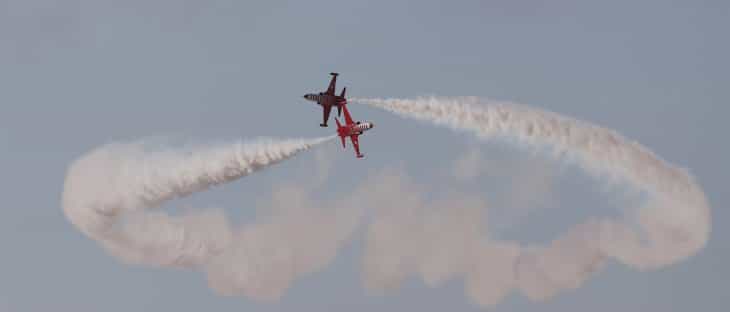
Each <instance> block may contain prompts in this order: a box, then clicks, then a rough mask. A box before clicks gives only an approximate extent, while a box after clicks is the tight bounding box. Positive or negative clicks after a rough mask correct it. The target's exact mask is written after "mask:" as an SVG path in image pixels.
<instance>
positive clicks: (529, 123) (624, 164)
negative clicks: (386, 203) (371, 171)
mask: <svg viewBox="0 0 730 312" xmlns="http://www.w3.org/2000/svg"><path fill="white" fill-rule="evenodd" d="M351 100H352V101H353V102H359V103H364V104H369V105H372V106H375V107H379V108H382V109H385V110H387V111H390V112H393V113H396V114H398V115H401V116H405V117H408V118H415V119H418V120H423V121H427V122H431V123H434V124H437V125H443V126H447V127H449V128H452V129H456V130H462V131H468V132H471V133H474V134H476V135H477V136H478V137H480V138H482V139H494V138H502V139H506V140H508V141H510V142H515V143H517V144H519V145H522V146H527V147H550V148H551V149H552V151H553V152H554V154H555V155H557V156H562V157H564V158H567V159H568V160H571V161H574V162H576V163H577V164H578V165H580V166H581V167H582V168H584V169H585V170H586V171H587V172H589V173H591V174H595V175H598V176H603V177H608V178H610V179H612V180H613V181H623V182H627V183H628V184H629V185H631V186H633V187H635V188H637V189H639V190H641V191H644V192H646V193H647V194H648V195H649V199H648V200H647V203H646V204H645V205H644V206H643V207H641V208H640V209H636V210H630V211H631V213H630V215H627V216H625V217H626V218H627V220H625V221H622V220H614V219H596V220H589V221H588V222H586V223H583V224H580V225H578V226H576V227H574V228H573V229H571V230H570V231H568V232H567V233H566V234H564V235H562V236H561V237H558V238H557V239H555V240H554V241H553V242H552V243H550V244H548V245H547V246H537V247H520V246H519V245H518V244H516V243H511V242H495V241H487V242H481V241H479V240H477V239H476V238H478V233H477V232H478V231H476V230H474V229H475V228H478V226H476V225H474V224H472V223H473V222H474V221H473V220H477V219H478V218H473V217H467V218H458V214H457V216H456V217H453V216H452V215H450V214H444V215H441V216H438V217H437V218H435V220H439V219H441V221H439V222H440V223H441V224H440V225H438V226H436V227H431V226H429V225H428V224H429V222H427V221H423V222H420V223H419V222H418V221H415V220H413V214H405V215H406V216H407V217H402V218H400V219H399V216H398V214H395V213H390V214H389V216H388V217H386V218H385V220H380V221H379V222H378V221H376V223H375V224H374V225H373V227H371V231H370V237H369V238H370V242H371V243H370V244H369V245H368V246H370V247H369V255H368V256H367V258H366V259H367V260H368V261H366V263H365V264H366V267H365V270H366V272H370V274H369V276H368V279H367V280H366V284H368V285H369V286H371V287H374V288H378V287H387V286H391V285H392V284H393V280H396V281H397V280H399V279H400V278H401V277H402V275H404V274H407V273H408V272H409V271H410V273H412V274H420V275H421V276H422V278H423V279H424V280H425V281H426V282H427V283H428V284H430V285H434V284H436V283H437V282H439V281H441V280H443V279H444V278H445V277H448V276H451V275H453V274H457V273H459V274H462V275H464V276H465V277H466V284H467V290H466V291H467V293H468V295H469V296H470V297H471V298H472V299H473V300H475V301H476V302H477V303H479V304H482V305H487V306H488V305H493V304H496V303H497V302H499V301H500V300H501V299H502V298H504V296H506V295H507V294H508V293H509V292H510V291H511V290H512V289H518V290H520V291H521V292H522V293H524V294H525V295H527V296H528V297H529V298H532V299H545V298H549V297H551V296H553V295H554V294H556V293H557V292H558V291H560V290H563V289H570V288H576V287H578V286H579V285H580V284H581V283H582V282H583V281H584V280H585V279H587V278H588V277H589V276H590V275H591V273H593V272H596V271H597V270H598V269H599V268H601V266H602V264H603V263H605V261H606V260H607V259H615V260H617V261H619V262H621V263H624V264H626V265H629V266H631V267H634V268H636V269H639V270H648V269H657V268H661V267H664V266H666V265H670V264H672V263H676V262H678V261H681V260H683V259H685V258H687V257H689V256H691V255H693V254H695V253H696V252H698V251H699V250H700V249H702V248H703V247H704V246H705V244H706V242H707V239H708V236H709V232H710V210H709V207H708V204H707V202H706V199H705V196H704V193H703V191H702V190H701V188H700V187H699V186H698V185H697V184H696V183H695V181H694V179H693V178H692V177H691V176H690V174H689V173H688V172H686V171H685V170H682V169H680V168H677V167H674V166H672V165H670V164H668V163H667V162H665V161H664V160H662V159H660V158H659V157H657V156H656V155H654V154H653V153H652V152H651V151H649V150H648V149H646V148H645V147H643V146H641V145H639V144H638V143H636V142H632V141H629V140H627V139H625V138H624V137H622V136H621V135H619V134H618V133H616V132H615V131H612V130H609V129H605V128H602V127H599V126H596V125H592V124H589V123H586V122H582V121H578V120H574V119H571V118H568V117H564V116H561V115H558V114H555V113H551V112H546V111H542V110H538V109H534V108H530V107H527V106H522V105H515V104H511V103H502V102H493V101H488V100H483V99H479V98H476V97H457V98H438V97H428V98H416V99H351ZM450 205H451V204H450ZM459 205H461V204H459ZM451 206H454V205H451ZM466 206H467V207H470V206H474V205H466ZM454 218H456V219H454ZM426 220H434V218H426ZM449 222H451V223H449ZM408 224H410V225H414V224H416V225H414V226H410V227H409V226H404V225H408ZM449 225H451V226H449ZM428 229H438V230H437V231H438V233H441V234H439V235H443V233H444V232H450V231H455V232H456V233H452V234H450V235H449V237H444V238H441V239H437V237H438V235H436V236H434V235H432V234H433V232H434V230H428ZM379 231H384V232H387V233H389V234H388V235H385V236H387V237H385V236H383V235H381V234H378V232H379ZM392 237H401V238H402V237H408V242H407V243H405V242H404V243H402V244H400V243H399V241H398V240H393V239H392ZM389 238H391V239H389ZM444 248H448V249H444ZM453 248H457V249H458V250H454V249H453ZM443 250H451V251H450V252H443ZM372 254H375V256H372ZM444 254H448V255H449V256H450V258H449V259H442V258H439V255H444ZM389 259H390V260H389ZM393 259H397V260H398V261H391V260H393ZM393 263H397V265H398V267H397V268H389V266H392V265H393ZM419 268H420V269H419ZM368 281H370V282H368Z"/></svg>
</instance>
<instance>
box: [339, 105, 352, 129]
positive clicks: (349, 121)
mask: <svg viewBox="0 0 730 312" xmlns="http://www.w3.org/2000/svg"><path fill="white" fill-rule="evenodd" d="M342 110H344V111H345V124H346V125H351V124H353V123H355V122H354V121H352V116H350V111H348V110H347V105H342Z"/></svg>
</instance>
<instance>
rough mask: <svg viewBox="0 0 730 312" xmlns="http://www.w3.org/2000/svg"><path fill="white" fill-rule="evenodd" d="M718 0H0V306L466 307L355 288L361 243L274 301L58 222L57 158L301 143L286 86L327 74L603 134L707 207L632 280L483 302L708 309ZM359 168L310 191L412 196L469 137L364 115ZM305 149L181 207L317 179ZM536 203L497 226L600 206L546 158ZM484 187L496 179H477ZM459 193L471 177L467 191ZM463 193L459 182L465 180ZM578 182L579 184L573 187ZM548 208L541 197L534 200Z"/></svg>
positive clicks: (360, 111) (339, 158)
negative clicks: (706, 213) (392, 176)
mask: <svg viewBox="0 0 730 312" xmlns="http://www.w3.org/2000/svg"><path fill="white" fill-rule="evenodd" d="M728 29H730V4H728V3H727V2H726V1H719V0H718V1H713V0H708V1H660V0H646V1H628V0H618V1H577V0H557V1H528V0H504V1H501V0H500V1H494V0H493V1H448V2H447V1H431V0H424V1H357V2H345V1H234V0H225V1H223V0H211V1H193V0H185V1H171V0H154V1H138V0H134V1H108V0H104V1H91V0H68V1H52V0H35V1H21V0H0V173H1V177H2V178H0V190H2V198H3V205H2V208H1V209H2V215H0V246H2V250H3V252H2V254H0V263H1V264H2V265H0V311H48V310H50V309H56V310H63V311H71V310H73V311H168V310H174V311H199V310H210V311H240V310H260V311H302V310H303V311H322V310H348V311H373V310H378V311H405V310H415V309H418V310H421V311H444V310H446V309H453V310H455V311H478V310H481V309H480V308H479V307H477V306H475V305H473V304H471V303H469V302H468V300H467V299H466V298H465V296H464V294H463V289H462V283H461V282H451V283H448V284H447V285H445V286H442V287H439V288H435V289H430V288H427V287H425V286H424V285H423V284H422V283H421V282H420V281H418V280H416V279H413V280H409V282H407V283H405V284H404V285H403V287H402V289H401V291H399V292H396V293H394V294H390V295H386V296H372V295H367V294H366V293H365V292H364V291H363V290H362V286H361V282H360V276H359V274H360V273H359V269H358V268H359V266H360V255H361V250H362V242H361V238H362V235H360V236H358V237H356V238H355V239H354V241H353V242H352V243H351V244H348V245H347V246H346V248H344V249H343V250H342V251H341V252H342V254H341V255H340V257H338V258H337V260H336V262H335V263H334V264H333V265H331V266H330V267H328V269H327V270H325V271H324V272H321V273H319V274H316V275H313V276H310V277H307V278H305V279H303V280H299V281H297V282H296V284H295V285H294V287H293V288H292V289H291V290H290V291H289V292H288V293H287V294H286V296H285V297H284V298H283V299H282V301H281V302H279V303H272V304H260V303H256V302H252V301H250V300H248V299H246V298H241V297H233V298H230V297H220V296H217V295H215V294H214V293H213V292H212V291H211V290H209V289H208V287H207V285H206V282H205V279H204V276H203V275H202V274H199V273H196V272H187V271H176V270H161V269H155V268H147V267H137V266H127V265H124V264H121V263H120V262H119V261H117V260H116V259H114V258H112V257H111V256H108V255H107V254H105V253H104V251H103V250H102V249H101V248H99V246H97V245H96V244H95V243H94V242H92V241H91V240H89V239H87V238H86V237H84V236H83V235H82V234H81V233H79V232H78V231H76V229H74V228H73V227H72V226H71V225H70V224H69V223H68V222H67V220H66V219H65V217H64V215H63V212H62V210H61V205H60V194H61V191H62V188H63V179H64V174H65V170H66V168H67V166H68V164H69V163H70V162H71V161H72V160H74V159H75V158H76V157H78V156H80V155H81V154H83V153H84V152H86V151H88V150H89V149H91V148H93V147H95V146H98V145H100V144H103V143H106V142H110V141H113V140H119V139H124V140H128V139H135V138H141V137H147V136H160V135H162V136H174V137H180V138H190V139H191V140H193V139H194V140H196V141H203V142H206V141H211V140H213V141H220V140H224V139H237V138H254V137H257V136H278V137H291V136H296V137H299V136H302V137H315V136H322V135H327V134H330V132H329V131H331V130H332V128H330V129H326V130H325V129H321V128H320V127H318V126H317V125H318V123H319V122H320V120H319V118H320V114H321V112H320V111H319V110H318V108H316V107H315V106H313V105H312V103H311V102H305V101H303V100H302V99H301V95H302V94H304V93H306V92H312V91H317V90H320V89H323V88H325V87H326V83H327V79H328V77H327V73H329V72H330V71H338V72H340V73H341V74H342V75H341V76H340V78H341V79H340V87H341V86H347V87H348V94H349V95H351V96H360V97H365V96H375V97H413V96H419V95H444V96H455V95H477V96H484V97H491V98H496V99H502V100H512V101H517V102H521V103H524V104H528V105H533V106H537V107H541V108H544V109H547V110H552V111H556V112H559V113H562V114H565V115H569V116H574V117H577V118H581V119H585V120H588V121H592V122H595V123H597V124H600V125H602V126H606V127H610V128H614V129H617V130H618V131H619V132H621V133H623V134H624V135H626V136H627V137H629V138H632V139H635V140H637V141H639V142H641V143H643V144H644V145H646V146H647V147H649V148H651V149H652V150H654V151H655V152H657V154H659V155H661V156H662V157H663V158H665V159H667V160H668V161H670V162H672V163H675V164H677V165H679V166H683V167H687V168H689V169H690V170H691V171H692V173H693V174H694V175H695V176H696V177H697V179H698V181H699V183H700V185H702V187H703V188H704V190H705V192H706V195H707V197H708V199H709V201H710V204H711V206H712V212H713V229H712V234H711V237H710V241H709V243H708V246H707V247H706V249H705V250H703V251H702V252H700V253H699V254H697V255H696V256H694V257H692V258H690V259H688V260H687V261H685V262H683V263H680V264H677V265H674V266H671V267H668V268H665V269H662V270H658V271H653V272H647V273H637V272H636V271H633V270H631V269H629V268H626V267H624V266H620V265H616V264H614V265H611V266H609V268H608V269H607V270H605V271H604V272H602V273H601V274H599V275H598V276H596V277H594V278H592V279H591V280H589V281H588V282H587V283H586V285H585V286H584V287H582V288H580V289H578V290H574V291H568V292H565V293H562V294H561V295H559V296H558V297H556V298H554V299H552V300H549V301H548V302H541V303H535V302H530V301H528V300H527V299H525V298H524V297H523V296H521V295H512V296H510V297H509V298H508V299H507V300H505V301H504V302H502V303H501V304H500V305H498V306H497V307H495V308H494V309H492V310H494V311H566V310H568V311H572V310H575V311H584V310H591V311H616V310H623V311H688V310H697V311H724V310H726V308H727V306H728V303H730V302H728V300H727V296H726V293H727V290H726V288H727V287H726V286H727V285H726V284H727V281H728V280H730V270H728V268H727V263H728V261H730V249H729V248H730V244H728V242H727V238H728V237H729V235H730V232H729V231H728V230H727V229H725V228H723V226H722V222H724V220H728V219H729V218H730V214H728V213H727V210H726V208H725V207H726V206H727V205H728V203H730V196H729V195H728V193H727V187H726V185H727V184H726V182H725V178H726V177H727V176H728V174H730V170H729V169H728V168H729V166H728V165H727V164H726V163H725V161H727V159H728V158H729V157H730V147H729V146H728V143H727V138H726V136H727V133H730V129H729V128H728V124H727V122H726V120H727V117H726V116H727V114H728V113H730V109H729V108H728V105H729V104H730V103H729V102H730V101H729V97H728V96H727V88H728V86H730V78H729V76H728V72H729V71H730V62H729V61H728V59H727V55H730V40H728V39H727V38H728V34H727V32H728ZM352 111H353V114H355V115H356V117H358V118H361V119H367V120H372V121H374V122H375V123H376V125H377V128H375V129H374V130H373V131H372V132H371V133H368V134H367V135H366V136H364V137H363V139H362V146H363V151H364V152H365V153H366V154H367V158H366V159H364V160H361V161H356V160H355V159H354V157H352V156H353V155H352V151H351V150H348V151H345V152H342V151H341V150H340V149H339V148H338V147H337V146H336V145H334V144H330V145H328V146H326V147H324V148H323V151H324V152H326V153H330V154H332V156H331V157H332V159H333V164H332V167H331V176H330V178H329V179H328V182H327V183H328V184H327V185H328V186H329V187H325V188H324V189H323V194H322V196H324V197H328V196H334V195H335V194H334V191H333V190H334V189H337V188H341V187H342V185H344V186H349V185H353V184H354V183H355V182H356V180H357V179H358V178H359V177H362V176H365V175H367V174H368V173H369V172H372V171H377V170H381V169H382V168H387V167H402V168H404V170H405V171H406V172H408V173H409V174H410V175H411V176H412V177H414V178H415V179H417V180H418V181H419V183H423V184H424V185H427V186H429V187H432V188H438V187H440V186H441V185H442V184H443V183H444V182H443V181H442V180H440V179H439V178H438V174H437V173H435V170H429V169H431V168H438V167H440V166H443V164H450V163H451V162H453V161H454V160H455V159H457V158H459V157H461V156H462V155H463V154H464V153H466V152H467V151H469V150H471V149H474V148H475V146H478V147H479V148H480V149H481V151H482V153H483V154H487V155H491V154H493V155H494V156H489V157H494V158H495V159H500V157H501V158H513V157H518V158H519V157H523V158H524V157H526V156H522V154H520V153H519V152H518V151H515V150H511V149H509V148H504V147H503V146H491V145H489V144H482V143H479V142H477V141H476V140H474V139H473V138H471V137H469V136H465V135H462V134H455V133H451V132H449V131H447V130H444V129H439V128H434V127H430V126H428V125H426V124H423V123H418V122H414V121H409V120H403V119H401V118H399V117H396V116H392V115H389V114H387V113H385V112H383V111H379V110H375V109H372V108H369V107H360V106H357V107H353V108H352ZM314 164H315V161H314V154H311V153H310V154H305V155H303V156H301V157H298V158H296V159H294V160H292V161H290V162H287V163H285V164H282V165H281V166H277V167H275V168H272V170H269V171H266V172H262V173H261V174H257V175H254V176H251V177H248V178H246V179H243V180H241V181H239V182H236V183H233V184H231V185H227V186H225V187H222V188H219V189H215V190H212V191H211V192H207V193H203V194H198V195H196V196H194V197H193V198H190V199H188V200H184V201H180V202H179V203H177V204H180V205H195V206H216V207H225V208H226V210H227V211H229V212H230V213H231V214H233V215H241V216H242V218H247V217H251V216H252V215H253V212H247V211H243V212H241V211H240V210H244V209H243V208H246V204H245V203H246V202H250V201H251V199H252V198H253V199H258V198H260V197H265V195H260V194H267V193H268V192H269V191H270V188H271V186H272V185H275V184H276V183H280V182H282V181H286V180H289V179H300V180H303V179H304V178H305V177H306V176H307V175H309V174H312V172H313V171H315V169H314V168H313V166H314ZM554 166H555V170H557V171H558V172H559V173H558V174H557V176H556V177H555V181H553V183H554V185H556V187H555V189H554V190H553V191H552V192H553V194H552V195H551V196H552V197H554V198H555V199H554V200H551V201H550V204H548V205H547V206H550V207H545V208H546V209H543V210H538V212H536V213H534V215H533V216H532V217H528V218H527V219H526V220H521V222H520V226H518V227H511V228H508V229H505V230H504V232H503V233H499V234H500V235H504V236H508V237H513V238H519V239H521V240H523V241H525V242H530V241H542V239H541V237H544V236H548V237H552V236H554V235H556V234H557V233H560V232H561V230H564V229H567V228H568V227H569V226H570V225H571V224H575V223H577V222H579V221H580V220H582V219H583V218H584V217H586V216H590V215H594V214H600V213H604V212H602V211H595V212H594V211H586V210H585V209H584V206H587V205H589V204H592V205H595V202H599V203H602V202H605V204H599V205H598V206H605V208H606V209H607V210H610V209H609V208H612V207H614V206H613V204H615V203H614V202H613V201H614V200H613V199H611V197H610V196H608V195H607V194H606V193H605V192H602V191H601V185H600V184H599V183H596V182H595V181H593V182H590V181H589V183H584V182H586V180H590V179H589V178H587V177H585V176H583V175H582V174H581V173H580V172H578V171H577V170H573V169H571V168H567V169H566V168H563V167H561V166H560V165H557V164H555V165H554ZM479 181H481V182H480V183H483V188H484V192H485V194H499V192H500V187H499V184H500V183H498V182H497V181H495V180H494V179H493V178H490V177H488V176H487V177H482V178H480V179H479ZM477 186H481V184H480V185H477ZM464 187H475V186H474V185H468V186H464ZM576 190H577V191H576ZM552 206H555V207H552Z"/></svg>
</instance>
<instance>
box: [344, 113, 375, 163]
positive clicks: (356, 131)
mask: <svg viewBox="0 0 730 312" xmlns="http://www.w3.org/2000/svg"><path fill="white" fill-rule="evenodd" d="M342 109H343V110H344V111H345V124H344V125H342V124H340V120H339V119H337V117H335V122H336V123H337V135H339V136H340V139H341V140H342V148H346V146H345V137H348V136H349V137H350V140H352V147H354V148H355V155H357V158H362V157H363V154H360V143H359V141H358V137H359V136H360V135H361V134H363V132H365V131H367V130H370V129H372V128H373V127H375V125H374V124H373V123H372V122H360V121H358V122H354V121H353V120H352V117H351V116H350V112H349V111H347V106H344V105H343V106H342Z"/></svg>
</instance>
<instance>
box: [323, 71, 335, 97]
mask: <svg viewBox="0 0 730 312" xmlns="http://www.w3.org/2000/svg"><path fill="white" fill-rule="evenodd" d="M335 84H337V75H332V80H330V85H329V87H327V92H325V93H326V94H327V95H335Z"/></svg>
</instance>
